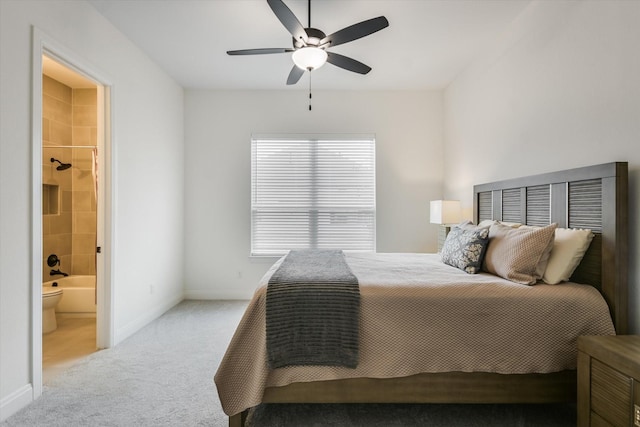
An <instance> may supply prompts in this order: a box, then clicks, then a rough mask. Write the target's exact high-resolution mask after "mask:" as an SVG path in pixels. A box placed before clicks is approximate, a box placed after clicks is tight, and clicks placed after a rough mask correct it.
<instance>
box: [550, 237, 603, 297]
mask: <svg viewBox="0 0 640 427" xmlns="http://www.w3.org/2000/svg"><path fill="white" fill-rule="evenodd" d="M591 240H593V233H592V232H591V230H582V229H575V228H573V229H571V228H557V229H556V236H555V239H554V241H553V248H552V249H551V255H550V256H549V261H548V262H547V268H546V270H545V272H544V275H543V276H542V280H543V281H544V282H545V283H547V284H549V285H556V284H558V283H560V282H562V281H565V282H566V281H567V280H569V278H570V277H571V275H572V274H573V272H574V270H575V269H576V268H577V267H578V264H580V261H582V257H583V256H584V254H585V252H587V249H589V245H590V244H591Z"/></svg>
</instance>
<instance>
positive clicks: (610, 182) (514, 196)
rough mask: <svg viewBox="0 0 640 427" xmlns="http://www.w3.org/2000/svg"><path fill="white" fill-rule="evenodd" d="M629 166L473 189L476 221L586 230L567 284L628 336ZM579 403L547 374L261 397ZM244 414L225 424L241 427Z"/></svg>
mask: <svg viewBox="0 0 640 427" xmlns="http://www.w3.org/2000/svg"><path fill="white" fill-rule="evenodd" d="M627 177H628V165H627V163H626V162H615V163H606V164H601V165H596V166H588V167H583V168H577V169H570V170H566V171H561V172H554V173H546V174H542V175H535V176H529V177H525V178H517V179H509V180H505V181H498V182H492V183H488V184H482V185H476V186H474V188H473V194H474V198H473V200H474V203H473V207H474V209H473V210H474V219H475V220H476V221H478V222H479V221H482V220H485V219H495V220H501V221H509V222H519V223H523V224H528V225H548V224H551V223H553V222H556V223H558V226H559V227H567V228H590V229H591V230H593V231H594V233H595V235H596V237H595V238H594V240H593V241H592V243H591V246H590V248H589V250H588V251H587V253H586V254H585V257H584V258H583V261H582V262H581V264H580V266H579V267H578V268H577V269H576V271H575V273H574V274H573V276H572V281H575V282H579V283H585V284H589V285H592V286H594V287H596V288H597V289H599V290H600V292H601V293H602V295H603V296H604V298H605V300H606V301H607V303H608V304H609V309H610V312H611V317H612V319H613V322H614V325H615V327H616V331H617V333H618V334H626V333H627V327H628V325H627V323H628V318H627V310H628V302H627V294H628V291H627V256H628V255H627V253H628V248H627V238H628V231H627V223H628V202H627V196H628V189H627ZM575 400H576V371H575V370H572V371H562V372H557V373H551V374H516V375H504V374H492V373H484V372H471V373H465V372H446V373H425V374H418V375H413V376H409V377H402V378H385V379H375V378H353V379H343V380H331V381H316V382H309V383H301V382H299V383H293V384H289V385H286V386H282V387H269V388H267V389H266V390H265V392H264V395H263V399H262V402H263V403H552V402H574V401H575ZM247 414H248V410H247V411H244V412H242V413H240V414H236V415H233V416H231V417H229V426H230V427H242V426H244V424H245V420H246V417H247Z"/></svg>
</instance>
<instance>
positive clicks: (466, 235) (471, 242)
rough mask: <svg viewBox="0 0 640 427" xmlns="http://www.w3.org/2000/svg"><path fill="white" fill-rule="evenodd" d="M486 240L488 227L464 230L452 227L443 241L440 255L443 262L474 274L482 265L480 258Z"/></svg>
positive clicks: (484, 248) (483, 251)
mask: <svg viewBox="0 0 640 427" xmlns="http://www.w3.org/2000/svg"><path fill="white" fill-rule="evenodd" d="M488 241H489V229H488V228H476V229H472V230H465V229H462V228H460V227H453V228H452V229H451V231H450V232H449V234H448V235H447V239H446V240H445V241H444V245H443V246H442V251H440V257H441V258H442V262H444V263H445V264H448V265H451V266H453V267H457V268H459V269H460V270H462V271H465V272H467V273H469V274H475V273H477V272H479V271H480V267H482V258H483V256H484V253H485V251H486V248H487V243H488Z"/></svg>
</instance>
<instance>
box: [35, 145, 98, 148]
mask: <svg viewBox="0 0 640 427" xmlns="http://www.w3.org/2000/svg"><path fill="white" fill-rule="evenodd" d="M42 148H98V146H97V145H43V146H42Z"/></svg>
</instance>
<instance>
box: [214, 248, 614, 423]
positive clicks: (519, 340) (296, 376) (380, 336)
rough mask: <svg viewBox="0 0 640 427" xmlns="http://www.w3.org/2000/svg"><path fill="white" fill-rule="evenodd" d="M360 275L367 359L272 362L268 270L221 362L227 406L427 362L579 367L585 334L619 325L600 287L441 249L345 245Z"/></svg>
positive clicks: (505, 368) (428, 365) (511, 368)
mask: <svg viewBox="0 0 640 427" xmlns="http://www.w3.org/2000/svg"><path fill="white" fill-rule="evenodd" d="M346 259H347V262H348V263H349V266H350V267H351V270H352V271H353V273H354V274H355V275H356V276H357V277H358V280H359V282H360V293H361V317H360V363H359V365H358V367H357V368H356V369H349V368H344V367H326V366H292V367H286V368H279V369H274V370H270V369H269V368H268V365H267V354H266V334H265V296H266V284H267V283H268V281H269V277H270V276H271V274H272V273H273V271H275V268H276V267H277V265H278V264H279V263H280V262H281V260H280V261H279V262H278V263H276V264H274V266H273V267H272V268H271V269H270V270H269V271H268V272H267V273H266V274H265V276H264V277H263V278H262V280H261V282H260V286H259V288H258V289H257V290H256V293H255V295H254V297H253V299H252V300H251V302H250V303H249V306H248V307H247V310H246V312H245V314H244V316H243V318H242V320H241V321H240V324H239V326H238V329H237V330H236V332H235V335H234V337H233V339H232V341H231V343H230V345H229V348H228V349H227V352H226V354H225V356H224V358H223V360H222V362H221V364H220V367H219V368H218V371H217V373H216V376H215V383H216V386H217V388H218V394H219V396H220V401H221V403H222V407H223V409H224V411H225V413H226V414H227V415H233V414H236V413H239V412H241V411H243V410H245V409H247V408H250V407H253V406H256V405H258V404H259V403H260V402H261V398H262V394H263V391H264V388H265V387H271V386H281V385H287V384H290V383H293V382H306V381H318V380H332V379H339V378H354V377H369V378H391V377H404V376H409V375H414V374H418V373H421V372H452V371H462V372H495V373H503V374H519V373H548V372H557V371H562V370H565V369H575V367H576V358H577V350H576V339H577V337H578V336H579V335H613V334H615V331H614V327H613V324H612V321H611V317H610V315H609V309H608V307H607V304H606V302H605V301H604V299H603V298H602V296H601V295H600V293H599V292H598V290H597V289H595V288H593V287H591V286H587V285H579V284H575V283H565V284H561V285H555V286H550V285H544V284H541V285H536V286H526V285H520V284H516V283H513V282H509V281H507V280H503V279H500V278H498V277H496V276H493V275H490V274H487V273H481V274H476V275H470V274H467V273H465V272H463V271H461V270H458V269H456V268H454V267H450V266H448V265H445V264H443V263H442V262H440V257H439V255H434V254H346Z"/></svg>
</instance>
